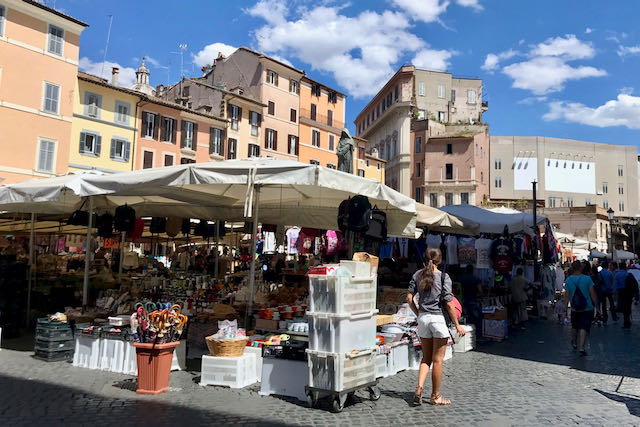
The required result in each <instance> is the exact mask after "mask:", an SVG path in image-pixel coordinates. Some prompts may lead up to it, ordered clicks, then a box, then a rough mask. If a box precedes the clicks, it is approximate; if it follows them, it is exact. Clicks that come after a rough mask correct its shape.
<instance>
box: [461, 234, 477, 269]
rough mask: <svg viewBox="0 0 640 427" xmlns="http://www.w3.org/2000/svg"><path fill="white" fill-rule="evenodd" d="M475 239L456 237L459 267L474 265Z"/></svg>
mask: <svg viewBox="0 0 640 427" xmlns="http://www.w3.org/2000/svg"><path fill="white" fill-rule="evenodd" d="M475 243H476V239H474V238H473V237H458V262H459V263H460V265H461V266H465V265H469V264H472V265H473V264H475V262H476V246H475Z"/></svg>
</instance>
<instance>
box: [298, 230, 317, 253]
mask: <svg viewBox="0 0 640 427" xmlns="http://www.w3.org/2000/svg"><path fill="white" fill-rule="evenodd" d="M317 235H318V232H317V231H316V230H314V229H313V228H303V229H302V230H300V233H299V235H298V239H299V241H300V245H299V246H300V253H301V254H309V253H312V252H314V250H315V246H314V240H315V238H316V236H317Z"/></svg>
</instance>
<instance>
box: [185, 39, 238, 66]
mask: <svg viewBox="0 0 640 427" xmlns="http://www.w3.org/2000/svg"><path fill="white" fill-rule="evenodd" d="M236 49H237V48H236V47H234V46H229V45H228V44H224V43H211V44H208V45H206V46H205V47H203V48H202V49H201V50H200V52H198V53H196V54H193V53H192V54H191V59H192V61H193V62H194V63H195V64H196V65H197V66H199V67H204V66H205V65H211V64H213V60H214V59H216V58H217V57H218V52H222V54H223V55H224V56H229V55H231V54H232V53H233V52H235V51H236Z"/></svg>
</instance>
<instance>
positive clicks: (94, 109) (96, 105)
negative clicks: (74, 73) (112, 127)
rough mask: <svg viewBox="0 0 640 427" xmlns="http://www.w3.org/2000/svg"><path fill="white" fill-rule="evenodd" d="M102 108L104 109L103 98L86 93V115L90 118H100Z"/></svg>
mask: <svg viewBox="0 0 640 427" xmlns="http://www.w3.org/2000/svg"><path fill="white" fill-rule="evenodd" d="M100 107H102V97H101V96H100V95H97V94H95V93H91V92H85V93H84V114H85V116H89V117H95V118H99V117H100Z"/></svg>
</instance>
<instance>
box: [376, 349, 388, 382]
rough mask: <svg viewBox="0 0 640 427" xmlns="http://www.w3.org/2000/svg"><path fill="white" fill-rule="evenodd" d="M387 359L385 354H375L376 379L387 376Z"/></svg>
mask: <svg viewBox="0 0 640 427" xmlns="http://www.w3.org/2000/svg"><path fill="white" fill-rule="evenodd" d="M388 359H389V357H388V355H387V354H379V353H378V354H376V378H386V377H388V376H389V361H388Z"/></svg>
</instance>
